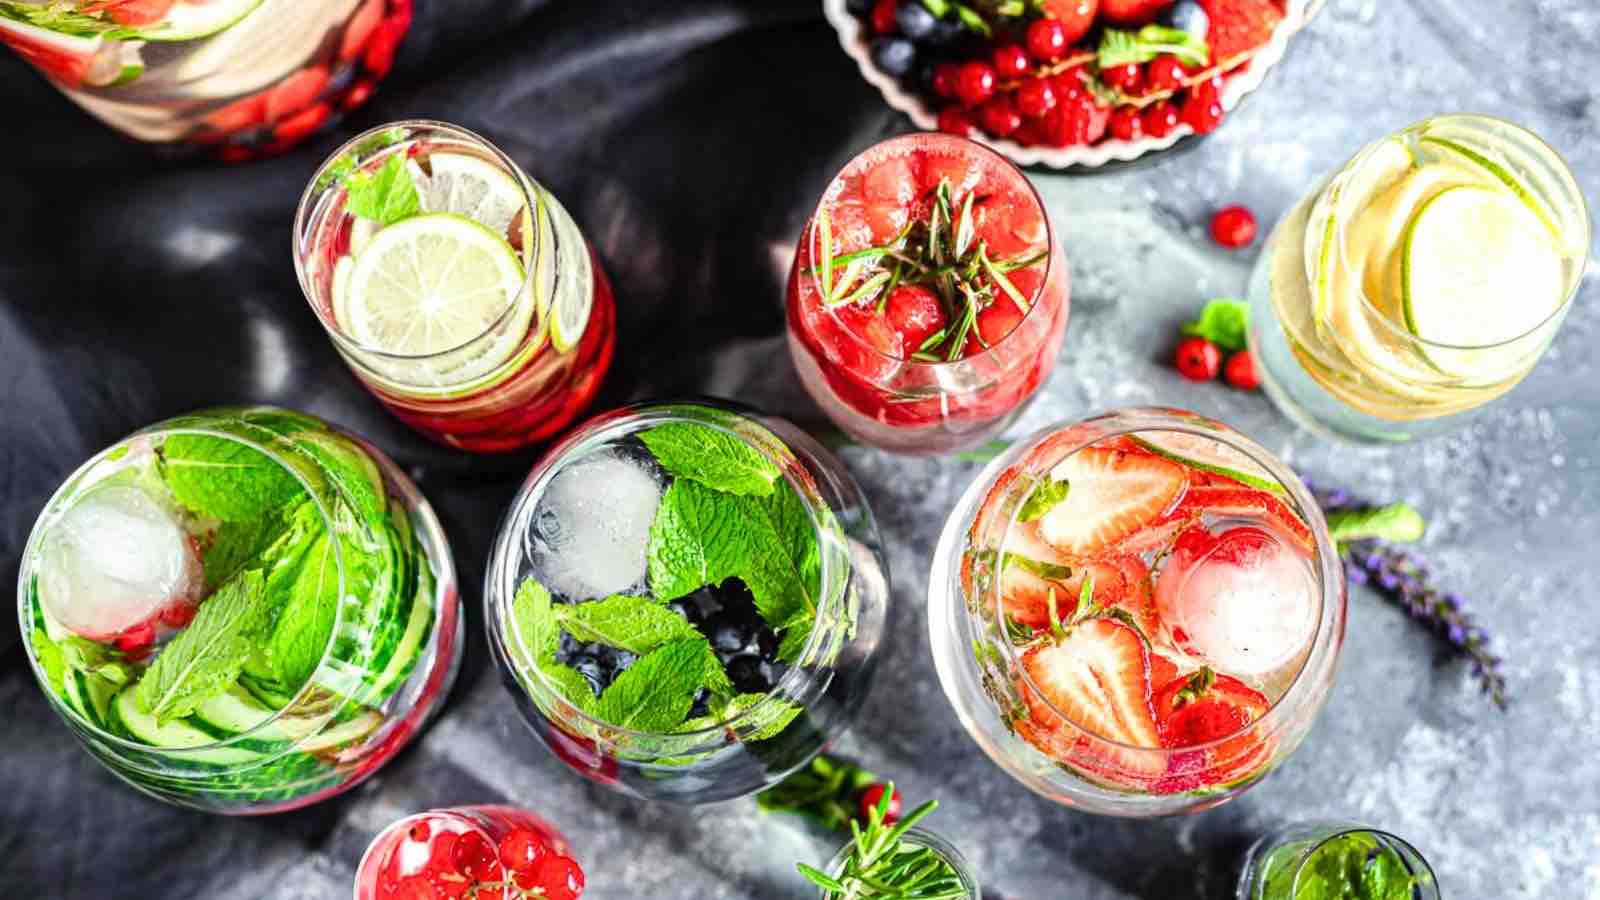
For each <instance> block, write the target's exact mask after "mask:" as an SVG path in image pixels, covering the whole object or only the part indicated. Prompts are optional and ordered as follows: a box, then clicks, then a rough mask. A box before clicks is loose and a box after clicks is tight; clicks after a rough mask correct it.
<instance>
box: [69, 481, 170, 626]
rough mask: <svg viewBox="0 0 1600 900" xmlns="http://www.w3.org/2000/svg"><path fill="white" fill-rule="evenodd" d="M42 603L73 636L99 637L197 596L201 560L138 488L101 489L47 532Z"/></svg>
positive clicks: (163, 511)
mask: <svg viewBox="0 0 1600 900" xmlns="http://www.w3.org/2000/svg"><path fill="white" fill-rule="evenodd" d="M40 553H41V555H40V558H41V564H40V568H39V599H40V601H41V602H42V603H43V604H44V608H45V611H46V612H47V613H49V615H50V616H51V618H53V619H55V620H56V621H57V622H59V623H61V624H62V625H65V626H66V627H67V628H68V629H70V630H71V631H72V632H73V633H75V634H78V635H81V636H83V637H87V638H93V639H97V640H104V639H107V638H110V637H113V636H115V635H117V634H119V633H121V632H122V631H125V630H126V629H128V628H131V627H133V626H135V625H138V624H140V623H142V622H146V621H148V620H149V619H151V618H152V617H153V616H155V615H156V614H158V613H159V612H161V611H162V610H163V609H165V608H166V607H169V606H172V605H174V604H176V603H193V602H195V601H196V600H197V599H198V598H199V596H200V590H201V586H202V585H201V569H200V560H199V558H198V557H197V556H196V555H195V550H194V546H193V545H192V544H191V543H190V541H189V535H188V533H187V532H185V531H184V529H183V525H182V523H181V522H180V520H179V519H178V517H177V515H176V514H175V513H174V512H173V511H172V510H171V509H169V508H168V507H167V506H166V505H165V504H163V503H162V502H161V501H159V500H157V499H156V498H155V497H152V496H151V495H150V494H149V493H147V492H146V491H144V490H143V489H141V488H139V487H137V486H134V485H129V484H110V485H106V486H103V487H100V488H98V489H96V490H94V491H93V492H92V493H90V494H89V495H88V496H86V497H84V498H83V500H82V501H80V502H79V503H77V504H75V505H73V506H72V507H70V508H69V509H67V511H66V512H65V513H64V514H63V515H62V517H61V519H60V520H58V521H57V522H56V523H55V525H54V526H53V527H51V528H50V530H49V532H48V533H47V534H46V535H45V538H44V543H43V546H42V548H41V551H40Z"/></svg>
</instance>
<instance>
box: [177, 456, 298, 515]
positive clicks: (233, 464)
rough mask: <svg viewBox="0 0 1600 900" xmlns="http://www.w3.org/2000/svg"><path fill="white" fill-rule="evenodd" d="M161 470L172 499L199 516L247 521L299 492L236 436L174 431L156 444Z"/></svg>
mask: <svg viewBox="0 0 1600 900" xmlns="http://www.w3.org/2000/svg"><path fill="white" fill-rule="evenodd" d="M161 460H162V465H161V474H162V477H163V478H164V479H166V482H167V487H169V488H171V489H172V493H173V495H174V496H176V497H177V498H178V502H179V503H182V504H183V505H184V506H187V507H188V508H189V509H191V510H194V511H195V512H197V513H199V514H200V515H202V516H211V517H213V518H217V519H221V520H223V521H224V522H248V521H252V520H254V519H258V518H261V517H262V516H266V515H270V514H271V513H273V512H276V511H277V510H280V509H282V508H283V507H285V506H287V505H289V504H290V503H291V502H293V501H296V500H299V499H301V498H303V497H304V496H305V489H304V488H302V487H301V486H300V482H299V481H297V480H296V479H295V477H294V476H293V475H291V474H290V473H289V470H287V469H285V468H284V467H283V466H280V465H278V463H276V462H274V461H273V460H272V459H270V458H269V457H268V456H267V455H266V454H264V453H262V452H261V451H259V450H256V449H254V448H252V447H248V446H246V445H244V444H241V443H239V442H238V441H232V440H228V439H226V438H217V437H211V436H209V435H200V434H175V435H173V436H172V437H169V438H167V440H166V443H165V444H164V445H163V446H162V448H161Z"/></svg>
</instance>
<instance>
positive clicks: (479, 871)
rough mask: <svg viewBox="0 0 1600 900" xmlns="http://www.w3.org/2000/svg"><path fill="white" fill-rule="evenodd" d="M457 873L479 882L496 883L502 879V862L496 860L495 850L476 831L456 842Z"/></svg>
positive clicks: (454, 855)
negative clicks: (498, 879) (495, 881)
mask: <svg viewBox="0 0 1600 900" xmlns="http://www.w3.org/2000/svg"><path fill="white" fill-rule="evenodd" d="M453 857H454V860H455V868H456V871H458V872H461V873H462V874H464V875H468V876H471V877H472V878H476V879H477V880H479V881H494V880H496V879H497V878H499V877H500V862H499V860H497V859H495V854H494V848H493V847H491V846H489V842H488V841H487V840H485V839H484V837H483V835H481V834H478V833H477V832H476V831H469V832H467V833H466V834H463V835H462V836H461V837H460V839H459V840H457V841H456V846H455V852H454V854H453Z"/></svg>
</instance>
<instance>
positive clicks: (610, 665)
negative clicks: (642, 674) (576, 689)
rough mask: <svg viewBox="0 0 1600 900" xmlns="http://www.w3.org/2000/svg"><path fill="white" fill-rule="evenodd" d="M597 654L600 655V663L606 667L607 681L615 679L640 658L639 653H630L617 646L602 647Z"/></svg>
mask: <svg viewBox="0 0 1600 900" xmlns="http://www.w3.org/2000/svg"><path fill="white" fill-rule="evenodd" d="M595 655H596V656H597V657H599V660H600V665H601V667H602V668H604V669H605V672H606V676H607V677H606V680H607V681H612V680H615V679H616V677H617V676H618V675H621V674H622V673H623V672H624V671H626V670H627V668H628V667H629V666H631V665H633V663H634V660H636V659H638V658H639V655H638V654H637V653H629V652H628V651H626V650H618V649H616V648H615V647H601V648H600V649H599V651H598V652H597V653H596V654H595Z"/></svg>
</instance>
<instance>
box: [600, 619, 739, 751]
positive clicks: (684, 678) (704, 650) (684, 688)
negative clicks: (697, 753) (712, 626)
mask: <svg viewBox="0 0 1600 900" xmlns="http://www.w3.org/2000/svg"><path fill="white" fill-rule="evenodd" d="M711 668H716V669H717V670H718V671H719V672H720V670H721V667H720V665H719V664H718V662H717V657H716V655H715V654H713V653H712V652H711V645H710V644H708V643H706V640H705V638H702V637H697V638H693V639H690V640H681V641H672V642H670V643H667V644H663V645H662V646H660V647H658V648H656V649H655V650H652V651H651V652H649V653H647V654H645V655H644V656H642V657H640V658H639V660H638V661H637V662H635V663H634V664H633V665H631V666H629V667H628V668H627V669H625V670H623V672H622V674H620V675H618V676H617V678H616V680H615V681H613V682H611V684H610V685H609V686H608V687H607V688H606V689H605V692H604V693H602V694H601V695H600V700H599V703H598V705H597V706H596V708H595V713H596V715H597V716H598V717H599V718H601V719H604V720H605V721H606V722H609V723H611V724H612V725H615V726H617V727H619V728H629V729H632V730H634V731H649V732H669V731H672V730H673V729H675V728H677V727H678V726H679V725H681V724H682V723H683V721H684V720H685V719H686V718H688V716H689V708H690V707H691V706H693V705H694V696H695V694H697V693H699V691H700V689H701V688H702V687H705V686H706V684H707V683H708V682H709V681H710V680H711V677H712V676H711V672H710V669H711Z"/></svg>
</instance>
